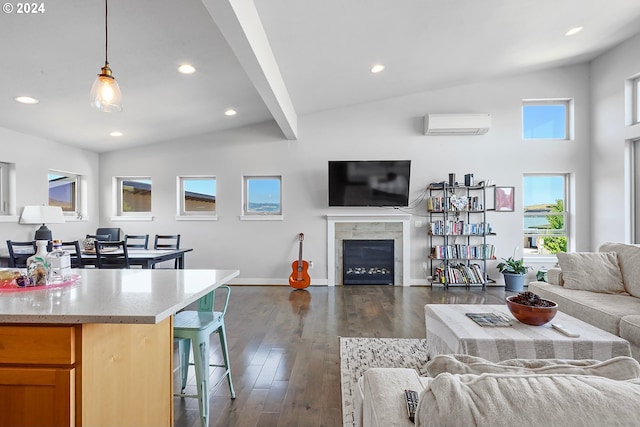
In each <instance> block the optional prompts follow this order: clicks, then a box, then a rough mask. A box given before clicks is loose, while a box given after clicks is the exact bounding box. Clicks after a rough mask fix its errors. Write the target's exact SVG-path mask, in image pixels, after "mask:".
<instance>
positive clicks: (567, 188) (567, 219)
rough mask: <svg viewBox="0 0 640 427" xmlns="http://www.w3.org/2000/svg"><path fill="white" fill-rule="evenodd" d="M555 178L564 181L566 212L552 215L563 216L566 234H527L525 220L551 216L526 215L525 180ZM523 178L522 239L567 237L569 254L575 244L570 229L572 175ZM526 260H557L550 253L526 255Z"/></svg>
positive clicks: (539, 175)
mask: <svg viewBox="0 0 640 427" xmlns="http://www.w3.org/2000/svg"><path fill="white" fill-rule="evenodd" d="M536 176H537V177H553V176H560V177H563V179H564V188H563V193H564V200H563V203H564V211H563V212H557V213H555V212H554V213H553V214H552V215H561V216H562V217H563V221H564V222H563V225H564V228H563V231H564V233H562V234H547V233H527V230H526V229H525V228H524V220H525V218H528V217H536V216H539V217H546V216H549V213H542V212H540V213H535V212H534V213H526V212H525V210H524V209H525V206H524V194H525V188H524V178H526V177H536ZM522 178H523V184H522V194H523V197H522V223H521V224H522V238H527V237H543V238H544V237H545V236H546V237H563V236H564V237H565V238H566V240H567V252H568V251H570V250H571V248H572V247H573V242H572V238H573V237H572V236H573V235H572V233H571V227H570V225H571V224H570V218H571V212H570V211H569V206H571V200H570V198H571V194H570V192H571V185H570V182H571V181H570V180H571V174H570V173H553V172H537V173H525V174H523V176H522ZM524 258H527V259H530V260H532V261H542V260H544V259H546V258H549V259H551V258H553V259H555V254H550V253H543V254H539V253H525V254H524Z"/></svg>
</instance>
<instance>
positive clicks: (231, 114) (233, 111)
mask: <svg viewBox="0 0 640 427" xmlns="http://www.w3.org/2000/svg"><path fill="white" fill-rule="evenodd" d="M236 114H238V112H237V111H236V110H234V109H233V108H229V109H228V110H227V111H225V112H224V115H225V116H235V115H236Z"/></svg>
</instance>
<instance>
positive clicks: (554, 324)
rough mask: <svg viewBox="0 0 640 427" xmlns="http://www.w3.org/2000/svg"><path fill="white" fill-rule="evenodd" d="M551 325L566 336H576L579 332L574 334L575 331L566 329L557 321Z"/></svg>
mask: <svg viewBox="0 0 640 427" xmlns="http://www.w3.org/2000/svg"><path fill="white" fill-rule="evenodd" d="M551 327H552V328H553V329H555V330H557V331H560V332H562V333H563V334H565V335H566V336H568V337H571V338H578V337H579V336H580V334H576V333H575V332H571V331H570V330H568V329H566V328H565V327H564V326H562V325H560V324H559V323H552V324H551Z"/></svg>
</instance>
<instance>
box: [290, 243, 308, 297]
mask: <svg viewBox="0 0 640 427" xmlns="http://www.w3.org/2000/svg"><path fill="white" fill-rule="evenodd" d="M298 240H299V241H300V253H299V255H298V259H297V260H296V261H293V263H291V269H292V270H293V271H292V272H291V275H290V276H289V285H290V286H291V287H293V288H296V289H304V288H306V287H307V286H309V285H310V284H311V277H309V272H308V271H307V270H308V269H309V263H308V262H307V261H305V260H303V259H302V241H303V240H304V234H302V233H300V234H299V235H298Z"/></svg>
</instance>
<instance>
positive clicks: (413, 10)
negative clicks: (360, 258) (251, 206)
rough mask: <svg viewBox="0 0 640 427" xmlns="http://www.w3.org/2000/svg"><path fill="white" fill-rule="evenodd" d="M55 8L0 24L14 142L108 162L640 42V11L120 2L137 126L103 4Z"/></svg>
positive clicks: (484, 4) (286, 131) (337, 1)
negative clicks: (106, 106) (45, 144)
mask: <svg viewBox="0 0 640 427" xmlns="http://www.w3.org/2000/svg"><path fill="white" fill-rule="evenodd" d="M14 4H16V3H14ZM43 4H44V7H45V11H44V13H39V14H17V13H16V11H15V10H14V11H13V13H2V14H1V15H0V40H2V44H1V46H2V47H1V49H2V56H1V57H2V68H1V70H0V76H1V78H0V94H1V95H0V127H4V128H7V129H12V130H15V131H18V132H22V133H26V134H30V135H34V136H37V137H42V138H45V139H48V140H52V141H57V142H61V143H65V144H69V145H73V146H77V147H81V148H84V149H88V150H92V151H96V152H106V151H111V150H117V149H122V148H126V147H132V146H137V145H143V144H152V143H156V142H162V141H167V140H179V139H180V138H183V137H187V136H190V135H198V134H205V133H209V132H214V131H220V130H225V129H231V128H234V127H238V126H245V125H249V124H253V123H260V122H265V121H271V120H275V121H276V122H277V123H278V125H279V126H280V129H281V130H282V134H283V137H285V138H288V139H295V138H296V135H297V121H296V120H297V117H298V116H302V115H305V114H309V113H313V112H318V111H322V110H327V109H332V108H338V107H341V106H346V105H354V104H359V103H364V102H371V101H375V100H380V99H385V98H391V97H396V96H401V95H406V94H410V93H415V92H420V91H426V90H433V89H438V88H443V87H449V86H452V85H457V84H461V83H466V82H471V81H477V80H482V79H486V78H493V77H498V76H505V75H513V74H517V73H522V72H527V71H533V70H538V69H542V68H549V67H556V66H560V65H565V64H573V63H581V62H585V61H589V60H590V59H593V58H594V57H596V56H597V55H599V54H600V53H602V52H603V51H605V50H607V49H609V48H611V47H613V46H615V45H616V44H618V43H620V42H621V41H623V40H625V39H628V38H629V37H631V36H633V35H635V34H637V33H638V32H640V2H639V1H638V0H609V1H607V2H606V7H603V5H604V2H603V1H602V0H561V1H558V0H535V1H533V0H483V1H478V0H449V1H446V0H395V1H394V0H322V1H317V0H255V1H251V0H136V1H130V0H110V1H109V52H108V57H109V63H110V66H111V69H112V70H113V75H114V76H115V77H116V79H117V80H118V82H119V84H120V88H121V89H122V94H123V100H124V101H123V102H124V111H123V112H122V113H102V112H99V111H97V110H94V109H92V108H91V107H90V106H89V91H90V89H91V84H92V82H93V80H94V79H95V77H96V74H98V73H99V72H100V67H102V66H103V64H104V55H105V51H104V41H105V40H104V35H105V34H104V2H103V1H102V0H56V1H54V2H44V3H43ZM576 26H582V27H584V29H583V30H582V31H581V32H579V33H577V34H576V35H573V36H570V37H567V36H565V35H564V34H565V33H566V31H567V30H569V29H571V28H573V27H576ZM182 63H190V64H192V65H193V66H194V67H195V68H196V70H197V71H196V72H195V73H194V74H191V75H182V74H179V73H178V72H177V71H176V69H177V67H178V66H179V65H180V64H182ZM376 63H382V64H384V65H385V67H386V68H385V70H384V71H383V72H381V73H378V74H372V73H370V71H369V70H370V68H371V66H372V65H374V64H376ZM639 71H640V70H639ZM19 95H28V96H32V97H35V98H37V99H39V101H40V102H39V103H38V104H35V105H23V104H19V103H17V102H15V101H14V98H15V97H16V96H19ZM228 108H233V109H235V110H236V111H237V115H235V116H232V117H229V116H225V115H224V111H225V110H227V109H228ZM114 130H118V131H121V132H123V134H124V135H123V136H121V137H112V136H109V133H110V132H112V131H114Z"/></svg>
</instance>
